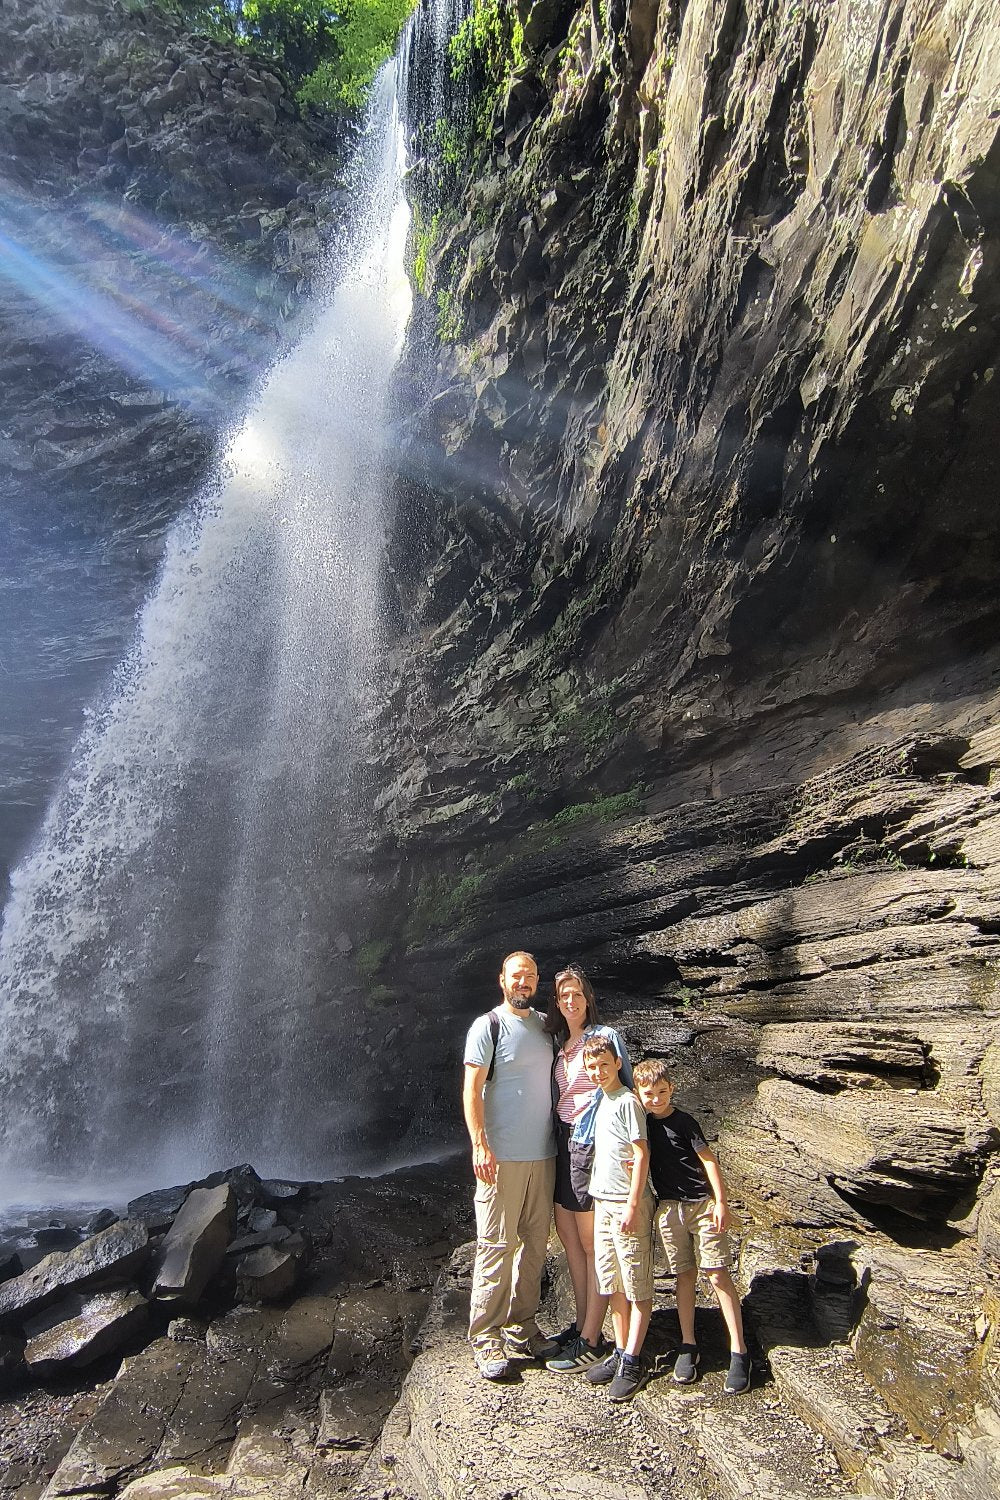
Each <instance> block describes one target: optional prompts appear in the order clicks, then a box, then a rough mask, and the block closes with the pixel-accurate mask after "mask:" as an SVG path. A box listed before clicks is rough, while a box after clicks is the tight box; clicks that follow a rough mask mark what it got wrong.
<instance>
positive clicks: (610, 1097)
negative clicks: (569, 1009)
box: [583, 1036, 653, 1401]
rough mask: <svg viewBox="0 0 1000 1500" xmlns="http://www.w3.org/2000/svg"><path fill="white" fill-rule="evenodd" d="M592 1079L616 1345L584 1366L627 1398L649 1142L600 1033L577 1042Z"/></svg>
mask: <svg viewBox="0 0 1000 1500" xmlns="http://www.w3.org/2000/svg"><path fill="white" fill-rule="evenodd" d="M583 1062H584V1067H585V1068H586V1070H587V1074H588V1076H589V1077H590V1079H591V1081H592V1082H593V1083H595V1084H597V1085H598V1086H599V1087H600V1088H601V1090H602V1098H601V1102H600V1105H599V1107H598V1110H597V1120H596V1124H595V1128H594V1165H593V1169H592V1171H591V1174H590V1196H591V1197H592V1198H593V1200H594V1260H595V1268H596V1271H597V1289H598V1292H599V1293H600V1296H601V1298H602V1299H603V1301H604V1305H605V1306H606V1305H607V1303H608V1302H610V1303H611V1321H612V1323H613V1324H614V1330H615V1350H614V1353H613V1354H610V1355H609V1356H608V1358H607V1359H604V1360H602V1361H601V1362H600V1364H596V1365H591V1366H590V1368H589V1369H588V1370H586V1371H585V1372H584V1373H585V1376H586V1379H587V1380H589V1381H590V1383H591V1384H592V1385H607V1387H608V1397H609V1399H610V1400H612V1401H628V1400H629V1399H630V1398H631V1397H632V1396H633V1395H634V1394H635V1392H636V1391H637V1390H638V1389H639V1387H640V1385H641V1384H642V1381H643V1369H642V1360H641V1358H640V1351H641V1349H642V1344H643V1340H644V1339H645V1337H646V1329H647V1328H648V1326H649V1318H650V1314H651V1313H652V1311H653V1235H652V1228H653V1195H652V1192H651V1191H650V1188H649V1185H648V1182H647V1180H646V1175H647V1167H648V1163H649V1148H648V1146H647V1144H646V1118H645V1114H644V1113H643V1110H642V1107H641V1106H640V1104H639V1101H638V1100H637V1099H636V1097H635V1095H634V1094H633V1093H632V1092H631V1090H629V1089H627V1088H626V1087H625V1086H624V1084H623V1083H622V1081H621V1079H620V1078H619V1076H618V1074H619V1070H620V1068H621V1065H622V1063H621V1058H620V1057H619V1056H618V1054H617V1053H616V1052H615V1050H614V1048H613V1047H612V1045H611V1042H610V1040H609V1038H608V1037H606V1036H594V1037H592V1038H591V1039H590V1040H589V1041H588V1042H587V1044H586V1046H585V1047H584V1049H583Z"/></svg>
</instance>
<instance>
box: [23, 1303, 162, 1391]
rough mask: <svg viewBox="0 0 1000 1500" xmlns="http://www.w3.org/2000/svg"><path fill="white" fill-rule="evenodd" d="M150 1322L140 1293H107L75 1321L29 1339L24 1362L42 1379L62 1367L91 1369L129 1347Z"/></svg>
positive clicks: (76, 1316)
mask: <svg viewBox="0 0 1000 1500" xmlns="http://www.w3.org/2000/svg"><path fill="white" fill-rule="evenodd" d="M148 1321H149V1303H148V1302H147V1301H146V1299H145V1297H143V1296H142V1295H141V1294H140V1293H139V1292H134V1291H133V1292H127V1291H115V1292H104V1293H103V1294H101V1295H99V1296H97V1297H92V1298H90V1300H89V1301H87V1302H86V1303H85V1304H84V1306H83V1308H82V1309H81V1310H80V1311H79V1312H78V1313H77V1314H76V1315H75V1316H74V1317H71V1318H68V1319H67V1320H66V1321H65V1322H61V1323H57V1324H56V1325H55V1326H54V1327H52V1328H49V1329H47V1330H46V1331H45V1332H44V1333H39V1334H37V1335H36V1336H35V1337H34V1338H30V1339H29V1340H28V1342H27V1344H26V1345H25V1349H24V1358H25V1361H26V1362H27V1364H28V1366H29V1368H30V1369H31V1371H32V1373H33V1374H35V1375H43V1376H44V1375H51V1374H53V1373H54V1372H55V1371H56V1370H58V1369H60V1368H61V1367H63V1366H73V1367H78V1366H80V1365H88V1364H91V1363H92V1362H93V1361H94V1360H95V1359H99V1358H100V1357H101V1355H102V1354H107V1353H109V1352H110V1351H111V1350H112V1349H119V1348H121V1347H122V1346H123V1345H125V1344H127V1343H128V1342H129V1340H130V1339H131V1338H132V1337H133V1336H134V1335H135V1334H136V1333H139V1332H140V1331H141V1330H142V1329H143V1328H145V1327H146V1325H147V1323H148Z"/></svg>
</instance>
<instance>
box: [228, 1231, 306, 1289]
mask: <svg viewBox="0 0 1000 1500" xmlns="http://www.w3.org/2000/svg"><path fill="white" fill-rule="evenodd" d="M297 1275H298V1262H297V1261H296V1258H295V1256H294V1255H292V1254H290V1253H289V1252H288V1251H287V1250H279V1249H278V1248H277V1246H275V1245H263V1246H262V1247H261V1248H260V1249H259V1250H252V1251H251V1252H250V1254H249V1255H245V1256H244V1257H243V1259H242V1260H241V1261H240V1263H239V1265H238V1266H237V1268H236V1285H237V1288H238V1289H239V1295H240V1297H241V1298H243V1299H244V1300H246V1301H252V1302H278V1301H280V1300H281V1298H282V1297H287V1296H288V1293H289V1292H290V1291H291V1290H292V1288H293V1287H294V1285H295V1280H296V1277H297Z"/></svg>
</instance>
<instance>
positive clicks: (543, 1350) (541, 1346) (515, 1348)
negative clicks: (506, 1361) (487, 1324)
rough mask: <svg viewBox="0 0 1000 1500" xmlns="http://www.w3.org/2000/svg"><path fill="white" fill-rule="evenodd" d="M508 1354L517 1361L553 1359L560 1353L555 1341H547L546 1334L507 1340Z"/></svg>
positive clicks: (533, 1334)
mask: <svg viewBox="0 0 1000 1500" xmlns="http://www.w3.org/2000/svg"><path fill="white" fill-rule="evenodd" d="M507 1352H508V1353H509V1354H512V1355H513V1356H514V1358H515V1359H543V1360H544V1359H552V1358H553V1357H554V1356H555V1355H556V1354H558V1353H559V1346H558V1344H557V1343H556V1341H555V1339H547V1338H546V1337H545V1335H544V1333H532V1334H529V1335H528V1337H527V1338H526V1339H512V1338H510V1337H508V1339H507Z"/></svg>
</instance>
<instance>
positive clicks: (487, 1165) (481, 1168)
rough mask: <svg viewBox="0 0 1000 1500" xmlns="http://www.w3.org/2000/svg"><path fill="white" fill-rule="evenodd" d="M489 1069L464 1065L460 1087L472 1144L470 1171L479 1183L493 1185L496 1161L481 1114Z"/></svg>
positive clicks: (495, 1178)
mask: <svg viewBox="0 0 1000 1500" xmlns="http://www.w3.org/2000/svg"><path fill="white" fill-rule="evenodd" d="M489 1071H490V1070H489V1068H488V1067H486V1066H483V1067H481V1068H479V1067H476V1065H475V1064H474V1063H466V1065H465V1083H464V1085H463V1087H462V1109H463V1111H464V1113H465V1126H466V1129H467V1130H468V1132H469V1139H470V1141H471V1142H472V1170H473V1171H474V1172H475V1174H476V1176H477V1177H478V1178H479V1181H480V1182H488V1183H494V1182H496V1180H497V1159H496V1157H495V1156H494V1155H493V1150H492V1147H491V1146H490V1143H489V1141H488V1140H487V1139H486V1120H485V1117H484V1113H483V1089H484V1088H485V1086H486V1075H487V1073H488V1072H489Z"/></svg>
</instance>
